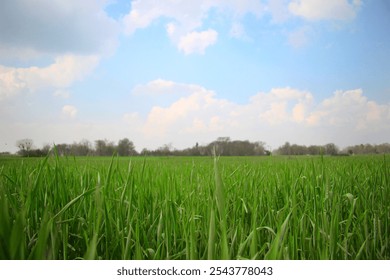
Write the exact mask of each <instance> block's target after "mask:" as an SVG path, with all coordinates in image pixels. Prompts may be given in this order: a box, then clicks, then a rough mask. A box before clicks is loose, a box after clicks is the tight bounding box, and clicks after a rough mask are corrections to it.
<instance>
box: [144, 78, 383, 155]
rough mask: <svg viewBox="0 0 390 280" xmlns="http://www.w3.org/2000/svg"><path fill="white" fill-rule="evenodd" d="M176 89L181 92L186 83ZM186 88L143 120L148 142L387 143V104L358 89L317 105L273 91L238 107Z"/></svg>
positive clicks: (288, 91) (301, 94) (302, 95)
mask: <svg viewBox="0 0 390 280" xmlns="http://www.w3.org/2000/svg"><path fill="white" fill-rule="evenodd" d="M176 86H180V87H182V88H184V87H185V84H175V85H174V86H173V87H176ZM187 87H188V88H187V92H188V94H187V95H185V96H181V97H179V98H178V99H176V100H174V101H172V102H171V103H170V104H168V105H167V106H157V105H155V106H153V107H152V108H151V110H150V111H149V113H148V114H147V116H146V118H145V119H144V120H143V121H141V123H142V124H141V125H140V127H142V129H141V130H140V131H141V133H142V134H143V136H144V137H145V139H147V140H145V141H146V142H149V143H154V144H155V145H158V143H159V144H161V143H165V142H166V143H168V142H172V143H173V144H177V143H179V145H181V146H182V147H185V146H186V145H187V146H188V145H192V144H193V142H194V141H199V142H202V141H206V142H207V141H212V140H214V139H215V138H216V137H218V136H221V135H228V136H231V137H232V138H235V139H252V140H263V141H266V142H267V143H269V144H271V145H280V144H282V143H283V142H284V141H291V142H297V143H302V144H313V143H314V144H315V143H326V142H329V141H331V142H336V143H337V144H339V145H348V144H350V143H351V142H348V141H354V142H353V143H356V142H359V139H362V140H361V141H366V140H367V139H375V137H376V141H379V142H385V141H388V140H387V139H386V137H387V136H386V135H387V134H388V133H389V131H390V125H389V124H390V104H378V103H376V102H374V101H372V100H369V99H368V98H367V97H366V96H364V94H363V92H362V90H360V89H358V90H349V91H336V92H335V93H334V94H333V95H332V96H331V97H329V98H326V99H323V100H318V101H317V102H315V100H314V97H313V95H312V94H311V93H310V92H308V91H301V90H297V89H293V88H288V87H286V88H274V89H272V90H271V91H269V92H259V93H257V94H255V95H254V96H252V97H251V98H250V99H249V101H248V102H247V103H246V104H237V103H234V102H231V101H229V100H226V99H221V98H218V97H217V95H216V93H215V92H213V91H211V90H208V89H205V88H203V87H201V86H196V85H187ZM353 137H355V139H354V138H353ZM175 141H176V142H175Z"/></svg>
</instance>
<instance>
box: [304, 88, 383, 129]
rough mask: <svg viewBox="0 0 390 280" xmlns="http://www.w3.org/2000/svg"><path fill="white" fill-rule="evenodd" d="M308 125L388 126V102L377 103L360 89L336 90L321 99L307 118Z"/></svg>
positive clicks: (359, 127)
mask: <svg viewBox="0 0 390 280" xmlns="http://www.w3.org/2000/svg"><path fill="white" fill-rule="evenodd" d="M307 122H308V123H309V124H310V125H316V126H321V125H322V126H328V127H329V126H334V127H347V128H348V129H350V130H352V131H356V130H367V131H371V130H380V129H383V130H384V131H386V129H387V130H388V129H389V128H390V125H389V123H390V104H383V105H379V104H377V103H376V102H374V101H370V100H368V99H367V97H365V96H364V95H363V91H362V90H361V89H356V90H347V91H336V92H335V93H334V94H333V96H332V97H330V98H327V99H325V100H323V101H322V102H321V103H320V105H319V106H318V107H317V108H316V110H315V111H313V112H312V113H311V114H310V116H309V117H308V118H307Z"/></svg>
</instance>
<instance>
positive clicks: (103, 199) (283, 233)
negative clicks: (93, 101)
mask: <svg viewBox="0 0 390 280" xmlns="http://www.w3.org/2000/svg"><path fill="white" fill-rule="evenodd" d="M213 160H214V161H213ZM389 213H390V186H389V164H388V158H387V157H386V156H354V157H327V156H318V157H307V156H305V157H291V156H290V157H220V158H218V159H216V158H215V159H213V158H208V157H207V158H206V157H160V158H157V157H147V158H142V157H136V158H132V159H131V161H130V159H128V158H127V159H126V158H122V157H113V158H111V159H109V158H99V157H93V158H91V157H84V158H83V157H80V158H74V157H72V158H70V157H58V156H55V157H47V158H45V159H37V158H24V159H20V158H1V159H0V259H107V260H111V259H226V258H229V259H314V260H317V259H389V258H390V243H389V242H390V241H389V236H390V215H389Z"/></svg>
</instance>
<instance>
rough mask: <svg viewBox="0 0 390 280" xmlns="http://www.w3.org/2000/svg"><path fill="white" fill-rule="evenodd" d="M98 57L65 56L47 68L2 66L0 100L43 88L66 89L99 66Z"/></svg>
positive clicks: (0, 71)
mask: <svg viewBox="0 0 390 280" xmlns="http://www.w3.org/2000/svg"><path fill="white" fill-rule="evenodd" d="M98 61H99V58H98V57H97V56H74V55H64V56H60V57H57V58H56V59H55V61H54V63H53V64H51V65H49V66H46V67H42V68H39V67H27V68H14V67H4V66H1V65H0V100H1V99H4V98H6V97H10V96H13V95H16V94H19V93H23V92H35V91H37V90H39V89H42V88H66V87H69V86H70V85H72V84H73V83H74V82H75V81H78V80H81V79H82V78H84V77H85V76H86V75H87V74H89V73H90V72H91V71H92V70H93V69H94V68H95V67H96V65H97V64H98Z"/></svg>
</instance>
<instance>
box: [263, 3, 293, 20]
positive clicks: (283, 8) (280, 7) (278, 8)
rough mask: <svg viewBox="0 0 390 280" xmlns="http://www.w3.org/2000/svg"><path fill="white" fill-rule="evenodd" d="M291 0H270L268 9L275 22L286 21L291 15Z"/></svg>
mask: <svg viewBox="0 0 390 280" xmlns="http://www.w3.org/2000/svg"><path fill="white" fill-rule="evenodd" d="M289 1H290V0H268V5H267V11H268V12H269V13H270V14H271V16H272V21H273V22H274V23H282V22H285V21H286V20H287V19H288V18H289V17H290V15H291V14H290V12H289V10H288V2H289Z"/></svg>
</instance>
